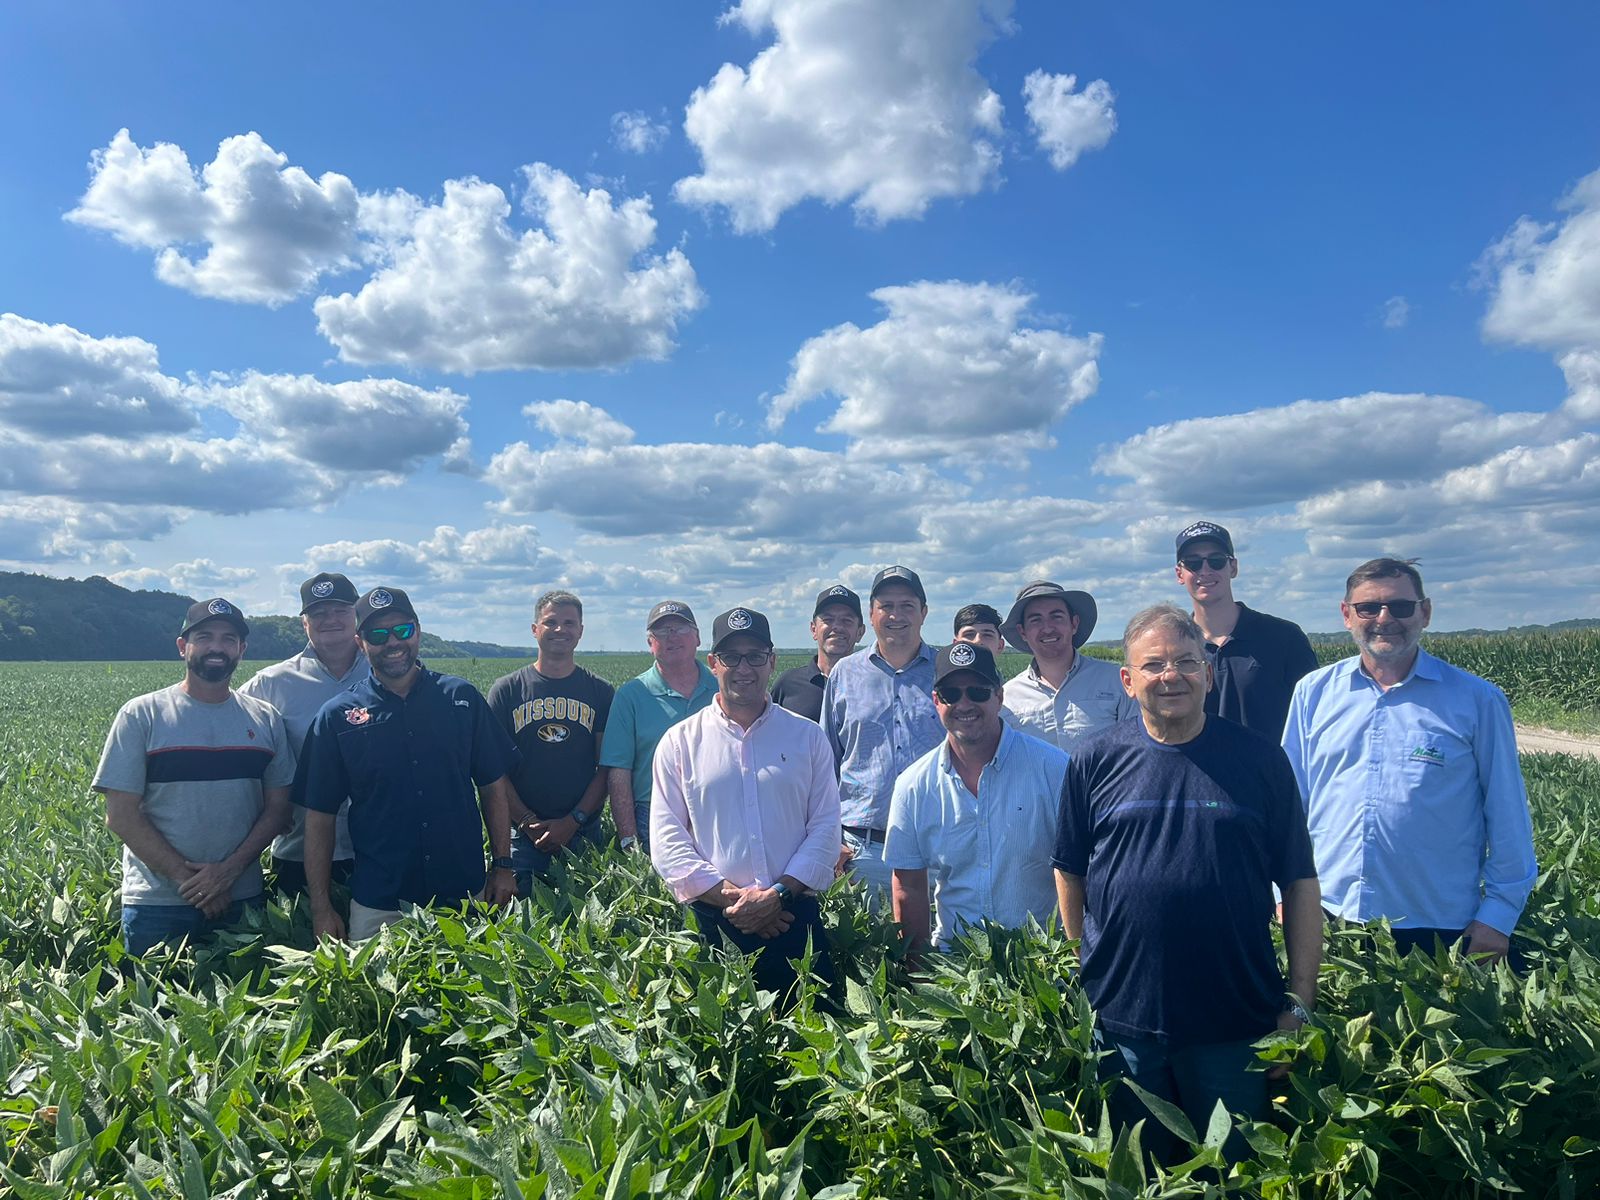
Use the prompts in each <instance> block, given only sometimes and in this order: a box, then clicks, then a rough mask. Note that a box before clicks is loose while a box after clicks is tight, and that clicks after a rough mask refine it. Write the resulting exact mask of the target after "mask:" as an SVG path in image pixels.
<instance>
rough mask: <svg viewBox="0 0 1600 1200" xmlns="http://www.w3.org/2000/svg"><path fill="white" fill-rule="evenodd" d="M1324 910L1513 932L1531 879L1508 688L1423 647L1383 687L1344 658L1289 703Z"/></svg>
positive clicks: (1289, 743)
mask: <svg viewBox="0 0 1600 1200" xmlns="http://www.w3.org/2000/svg"><path fill="white" fill-rule="evenodd" d="M1283 748H1284V751H1285V752H1286V753H1287V754H1288V755H1289V762H1290V764H1291V765H1292V766H1293V767H1294V772H1295V777H1296V778H1297V779H1298V781H1299V784H1300V797H1301V799H1302V800H1303V801H1304V803H1305V806H1306V819H1307V823H1308V824H1309V826H1310V828H1311V844H1312V846H1313V848H1314V849H1315V852H1316V858H1317V874H1318V876H1319V877H1320V880H1321V884H1322V903H1323V906H1324V907H1325V908H1327V909H1328V911H1330V912H1333V913H1337V914H1338V915H1339V916H1342V917H1345V918H1347V919H1349V920H1352V921H1369V920H1373V919H1375V918H1377V917H1387V918H1388V919H1389V922H1390V924H1392V925H1394V926H1395V927H1397V928H1414V929H1447V930H1456V929H1465V928H1466V927H1467V926H1468V925H1469V924H1471V923H1472V922H1473V921H1481V922H1482V923H1483V924H1485V925H1487V926H1489V927H1490V928H1492V929H1498V930H1499V931H1500V932H1501V933H1505V934H1509V933H1510V932H1511V930H1512V928H1513V927H1514V926H1515V925H1516V923H1517V918H1518V917H1520V916H1521V915H1522V909H1523V906H1524V905H1525V904H1527V902H1528V895H1529V893H1530V892H1532V890H1533V885H1534V882H1535V880H1537V878H1538V874H1539V868H1538V864H1537V863H1536V862H1535V861H1534V857H1533V825H1532V821H1531V820H1530V819H1529V816H1528V794H1527V791H1526V789H1525V788H1524V786H1523V782H1522V768H1521V765H1520V764H1519V763H1518V761H1517V742H1516V731H1515V729H1514V728H1513V726H1512V722H1511V707H1510V705H1508V704H1507V703H1506V698H1505V694H1504V693H1503V692H1501V691H1500V689H1499V688H1497V687H1495V686H1494V684H1492V683H1490V682H1489V681H1488V680H1486V679H1480V678H1479V677H1478V676H1476V675H1473V674H1471V673H1470V672H1467V671H1463V670H1461V669H1460V668H1458V667H1453V666H1451V665H1450V664H1449V663H1446V662H1442V661H1441V660H1439V659H1437V658H1435V657H1433V656H1432V655H1431V654H1429V653H1428V652H1427V651H1426V650H1418V651H1417V661H1416V664H1415V665H1414V666H1413V667H1412V669H1411V674H1410V675H1408V676H1407V677H1406V678H1405V680H1404V681H1402V682H1401V683H1399V684H1397V685H1395V686H1394V687H1392V688H1390V689H1389V690H1388V691H1384V690H1383V689H1382V688H1381V687H1379V686H1378V684H1377V683H1376V682H1375V681H1374V680H1373V679H1372V677H1371V676H1370V675H1368V674H1367V673H1366V671H1364V670H1362V669H1361V659H1360V658H1359V657H1352V658H1347V659H1344V660H1342V661H1340V662H1337V663H1334V664H1333V665H1332V666H1329V667H1324V668H1323V669H1322V670H1320V671H1314V672H1312V673H1311V674H1310V675H1307V676H1306V677H1305V678H1304V679H1302V680H1301V681H1300V682H1299V684H1297V685H1296V687H1295V690H1294V698H1293V699H1292V700H1291V701H1290V702H1289V721H1288V724H1287V725H1286V726H1285V728H1284V731H1283Z"/></svg>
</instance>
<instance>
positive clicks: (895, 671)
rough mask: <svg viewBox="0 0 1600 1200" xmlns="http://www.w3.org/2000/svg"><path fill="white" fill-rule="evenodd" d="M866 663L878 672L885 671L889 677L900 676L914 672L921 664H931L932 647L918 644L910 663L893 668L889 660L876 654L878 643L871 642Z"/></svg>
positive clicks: (923, 643)
mask: <svg viewBox="0 0 1600 1200" xmlns="http://www.w3.org/2000/svg"><path fill="white" fill-rule="evenodd" d="M867 661H868V662H870V663H871V664H872V665H873V666H875V667H877V668H878V669H879V670H882V671H887V672H888V673H889V674H891V675H900V674H903V673H904V672H906V671H914V670H916V668H917V666H918V665H919V664H921V663H931V662H933V647H932V646H930V645H928V643H927V642H920V643H918V645H917V652H916V653H915V654H913V655H912V656H911V659H910V661H909V662H907V663H906V665H905V666H903V667H895V666H891V665H890V664H889V660H888V659H886V658H884V657H883V655H881V654H879V653H878V643H877V642H873V643H872V647H871V649H869V650H868V651H867Z"/></svg>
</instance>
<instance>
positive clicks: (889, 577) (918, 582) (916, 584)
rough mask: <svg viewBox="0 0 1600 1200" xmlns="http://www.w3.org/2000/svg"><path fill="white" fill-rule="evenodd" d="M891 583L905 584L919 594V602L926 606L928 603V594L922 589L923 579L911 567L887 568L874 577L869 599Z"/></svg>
mask: <svg viewBox="0 0 1600 1200" xmlns="http://www.w3.org/2000/svg"><path fill="white" fill-rule="evenodd" d="M890 583H903V584H905V585H906V586H907V587H908V588H910V589H911V590H912V591H913V592H915V593H916V594H917V599H918V600H920V601H922V602H923V603H924V604H926V603H927V602H928V593H927V592H925V591H924V590H923V588H922V579H921V577H920V576H919V575H918V574H917V573H916V572H915V571H913V570H912V569H911V568H910V567H899V566H896V567H885V568H884V569H883V570H881V571H879V572H878V573H877V574H876V575H874V576H873V577H872V591H871V592H870V593H869V598H870V597H871V596H876V595H877V594H878V589H879V588H881V587H883V586H884V585H885V584H890Z"/></svg>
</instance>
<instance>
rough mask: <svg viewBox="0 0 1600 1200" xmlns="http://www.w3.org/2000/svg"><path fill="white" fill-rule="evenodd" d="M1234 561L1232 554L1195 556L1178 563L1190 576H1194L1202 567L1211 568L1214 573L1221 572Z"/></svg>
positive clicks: (1181, 559)
mask: <svg viewBox="0 0 1600 1200" xmlns="http://www.w3.org/2000/svg"><path fill="white" fill-rule="evenodd" d="M1232 561H1233V556H1232V555H1231V554H1193V555H1190V556H1189V557H1188V558H1180V559H1179V560H1178V563H1179V564H1180V565H1181V566H1182V567H1183V569H1184V570H1185V571H1187V572H1189V574H1191V575H1193V574H1194V573H1195V572H1196V571H1198V570H1199V569H1200V568H1201V567H1210V568H1211V569H1212V570H1213V571H1220V570H1222V568H1223V567H1225V566H1227V565H1228V564H1229V563H1230V562H1232Z"/></svg>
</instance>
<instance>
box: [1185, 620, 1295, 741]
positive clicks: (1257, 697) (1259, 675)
mask: <svg viewBox="0 0 1600 1200" xmlns="http://www.w3.org/2000/svg"><path fill="white" fill-rule="evenodd" d="M1206 657H1207V658H1208V659H1210V660H1211V667H1212V669H1213V670H1214V671H1215V672H1216V676H1217V678H1216V682H1215V683H1214V684H1213V685H1212V687H1211V690H1210V691H1209V692H1207V693H1206V711H1207V712H1208V713H1211V714H1212V715H1214V716H1218V717H1226V718H1227V719H1228V720H1230V721H1233V722H1236V723H1237V724H1240V725H1243V726H1244V727H1245V728H1246V729H1254V730H1255V731H1256V732H1257V733H1260V734H1264V735H1265V736H1267V737H1269V738H1271V739H1272V740H1273V741H1277V740H1278V739H1279V738H1281V737H1283V725H1284V722H1285V721H1287V720H1288V719H1289V698H1290V697H1291V696H1293V695H1294V685H1295V684H1297V683H1299V682H1300V679H1301V677H1302V676H1305V675H1309V674H1310V673H1311V672H1312V671H1315V670H1316V669H1317V652H1316V651H1315V650H1313V649H1312V648H1311V642H1310V640H1309V639H1307V637H1306V635H1305V632H1304V631H1303V630H1302V629H1301V628H1300V626H1298V625H1296V624H1295V623H1294V622H1293V621H1285V620H1284V619H1283V618H1282V617H1274V616H1269V615H1268V614H1267V613H1263V612H1257V611H1256V610H1255V609H1253V608H1247V607H1246V606H1245V605H1243V604H1240V605H1239V623H1238V624H1237V625H1235V626H1234V627H1233V636H1232V637H1230V638H1229V639H1228V640H1227V641H1226V642H1223V643H1222V645H1221V646H1220V647H1218V646H1213V645H1212V644H1211V643H1210V642H1207V643H1206Z"/></svg>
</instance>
